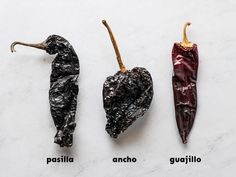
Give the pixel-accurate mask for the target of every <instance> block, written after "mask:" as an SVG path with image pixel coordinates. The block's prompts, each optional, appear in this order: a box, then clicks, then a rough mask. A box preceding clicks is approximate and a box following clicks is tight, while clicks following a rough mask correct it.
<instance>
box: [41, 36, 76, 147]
mask: <svg viewBox="0 0 236 177" xmlns="http://www.w3.org/2000/svg"><path fill="white" fill-rule="evenodd" d="M46 46H47V48H46V52H47V53H49V54H56V57H55V59H54V60H53V62H52V73H51V76H50V90H49V103H50V110H51V115H52V117H53V121H54V124H55V126H56V128H57V133H56V135H55V138H54V142H55V143H57V144H59V145H60V146H61V147H64V146H66V147H70V146H72V144H73V132H74V129H75V126H76V123H75V114H76V107H77V95H78V92H79V87H78V83H77V80H78V77H79V73H80V65H79V60H78V57H77V54H76V53H75V51H74V49H73V47H72V46H71V45H70V43H69V42H68V41H67V40H66V39H64V38H62V37H61V36H57V35H52V36H49V37H48V38H47V40H46Z"/></svg>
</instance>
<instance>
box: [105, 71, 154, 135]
mask: <svg viewBox="0 0 236 177" xmlns="http://www.w3.org/2000/svg"><path fill="white" fill-rule="evenodd" d="M152 98H153V82H152V77H151V75H150V73H149V72H148V71H147V70H146V69H145V68H142V67H135V68H133V69H132V70H126V71H125V72H121V71H118V72H117V73H116V74H115V75H114V76H110V77H107V79H106V81H105V83H104V85H103V106H104V109H105V112H106V117H107V124H106V131H107V133H108V134H109V135H110V136H111V137H112V138H117V137H118V135H119V134H120V133H121V132H124V131H125V130H126V129H127V128H128V127H129V126H130V125H132V124H133V122H134V121H135V120H137V119H138V118H139V117H141V116H143V115H144V113H145V112H146V111H147V110H148V109H149V107H150V104H151V101H152Z"/></svg>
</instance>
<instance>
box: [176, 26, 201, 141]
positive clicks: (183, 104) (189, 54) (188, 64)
mask: <svg viewBox="0 0 236 177" xmlns="http://www.w3.org/2000/svg"><path fill="white" fill-rule="evenodd" d="M189 25H190V23H189V22H188V23H186V24H185V25H184V29H183V41H182V42H180V43H175V44H174V46H173V49H172V62H173V77H172V84H173V92H174V104H175V116H176V122H177V126H178V130H179V134H180V136H181V139H182V142H183V143H184V144H186V143H187V137H188V135H189V132H190V131H191V129H192V126H193V123H194V119H195V115H196V110H197V87H196V84H197V83H196V82H197V73H198V49H197V44H194V43H192V42H190V41H189V40H188V38H187V35H186V28H187V26H189Z"/></svg>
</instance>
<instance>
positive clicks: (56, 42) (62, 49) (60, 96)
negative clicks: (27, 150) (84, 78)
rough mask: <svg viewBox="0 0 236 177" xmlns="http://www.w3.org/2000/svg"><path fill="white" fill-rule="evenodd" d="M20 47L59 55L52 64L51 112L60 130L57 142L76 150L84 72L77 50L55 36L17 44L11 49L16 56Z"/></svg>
mask: <svg viewBox="0 0 236 177" xmlns="http://www.w3.org/2000/svg"><path fill="white" fill-rule="evenodd" d="M17 44H20V45H25V46H29V47H34V48H38V49H42V50H45V51H46V52H47V53H48V54H50V55H53V54H56V57H55V58H54V60H53V62H52V73H51V76H50V89H49V103H50V110H51V115H52V118H53V121H54V124H55V126H56V129H57V133H56V135H55V138H54V142H55V143H57V144H59V145H60V146H61V147H64V146H65V147H70V146H72V144H73V132H74V129H75V126H76V123H75V114H76V106H77V95H78V91H79V88H78V84H77V80H78V76H79V72H80V65H79V60H78V57H77V55H76V53H75V51H74V49H73V47H72V46H71V44H70V43H69V42H68V41H67V40H66V39H64V38H63V37H61V36H58V35H51V36H49V37H48V38H47V39H46V40H45V41H44V42H42V43H39V44H27V43H22V42H14V43H12V45H11V51H12V52H13V51H15V50H14V46H15V45H17Z"/></svg>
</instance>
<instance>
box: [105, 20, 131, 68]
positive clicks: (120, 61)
mask: <svg viewBox="0 0 236 177" xmlns="http://www.w3.org/2000/svg"><path fill="white" fill-rule="evenodd" d="M102 23H103V24H104V26H105V27H106V28H107V30H108V33H109V35H110V38H111V42H112V44H113V47H114V50H115V52H116V58H117V61H118V64H119V67H120V71H121V72H125V71H126V70H127V69H126V68H125V65H124V64H123V62H122V60H121V56H120V52H119V48H118V45H117V43H116V40H115V37H114V35H113V33H112V31H111V28H110V26H109V25H108V24H107V22H106V20H103V21H102Z"/></svg>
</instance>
